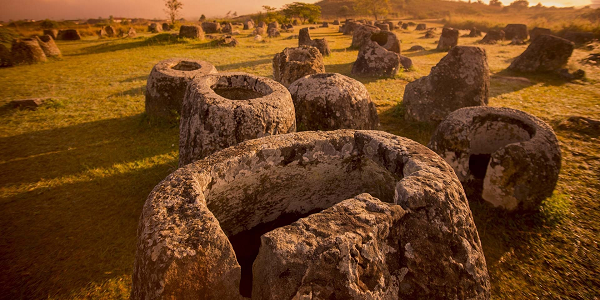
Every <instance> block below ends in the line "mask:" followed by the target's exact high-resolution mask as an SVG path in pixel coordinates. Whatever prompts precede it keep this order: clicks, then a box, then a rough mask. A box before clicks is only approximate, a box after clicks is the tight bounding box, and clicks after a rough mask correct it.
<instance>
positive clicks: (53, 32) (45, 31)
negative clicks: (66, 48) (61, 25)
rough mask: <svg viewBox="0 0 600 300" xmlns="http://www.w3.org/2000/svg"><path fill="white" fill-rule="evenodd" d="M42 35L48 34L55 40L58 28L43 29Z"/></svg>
mask: <svg viewBox="0 0 600 300" xmlns="http://www.w3.org/2000/svg"><path fill="white" fill-rule="evenodd" d="M44 35H49V36H51V37H52V38H53V39H55V40H56V39H57V38H58V30H56V29H44Z"/></svg>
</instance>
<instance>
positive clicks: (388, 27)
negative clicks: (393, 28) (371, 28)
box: [375, 24, 390, 31]
mask: <svg viewBox="0 0 600 300" xmlns="http://www.w3.org/2000/svg"><path fill="white" fill-rule="evenodd" d="M375 26H376V27H377V28H379V30H385V31H390V25H388V24H377V25H375Z"/></svg>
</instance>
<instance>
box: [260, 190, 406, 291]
mask: <svg viewBox="0 0 600 300" xmlns="http://www.w3.org/2000/svg"><path fill="white" fill-rule="evenodd" d="M406 214H407V211H405V210H404V209H402V207H401V206H399V205H394V204H391V203H385V202H381V201H380V200H379V199H377V198H374V197H373V196H371V195H370V194H367V193H365V194H360V195H358V196H356V197H354V198H352V199H348V200H344V201H342V202H340V203H337V204H335V205H333V206H332V207H330V208H328V209H325V210H323V211H322V212H320V213H317V214H313V215H310V216H308V217H306V218H302V219H300V220H298V221H296V222H294V223H292V224H290V225H288V226H285V227H280V228H277V229H275V230H273V231H271V232H268V233H265V234H264V235H263V236H262V237H261V246H260V250H259V253H258V256H257V257H256V260H255V262H254V268H253V269H252V273H253V277H254V278H255V280H254V281H253V282H252V284H253V289H252V298H253V299H301V298H302V297H303V296H308V297H310V295H313V297H314V295H318V297H317V298H318V299H400V296H401V293H400V291H399V283H400V282H401V281H403V279H404V278H403V277H404V276H403V274H402V271H401V270H399V269H398V267H399V266H400V265H402V263H401V262H400V260H401V257H402V255H399V253H404V251H405V249H402V248H400V244H401V242H402V241H400V231H401V229H402V222H401V221H400V220H401V219H402V217H404V216H405V215H406ZM407 271H408V269H407ZM282 274H284V276H281V275H282ZM324 283H326V284H324Z"/></svg>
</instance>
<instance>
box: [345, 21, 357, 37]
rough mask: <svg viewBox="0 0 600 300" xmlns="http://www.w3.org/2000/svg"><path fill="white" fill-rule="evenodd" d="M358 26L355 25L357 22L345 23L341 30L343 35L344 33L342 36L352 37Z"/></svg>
mask: <svg viewBox="0 0 600 300" xmlns="http://www.w3.org/2000/svg"><path fill="white" fill-rule="evenodd" d="M359 26H361V24H360V23H357V22H352V21H351V22H346V24H345V25H344V26H343V29H344V31H343V33H344V35H353V34H354V31H355V30H356V29H357V28H358V27H359Z"/></svg>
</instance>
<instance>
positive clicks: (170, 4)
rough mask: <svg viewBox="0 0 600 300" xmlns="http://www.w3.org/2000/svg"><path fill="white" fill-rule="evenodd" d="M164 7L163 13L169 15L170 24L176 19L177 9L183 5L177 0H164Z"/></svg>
mask: <svg viewBox="0 0 600 300" xmlns="http://www.w3.org/2000/svg"><path fill="white" fill-rule="evenodd" d="M165 7H166V8H165V13H167V16H169V19H170V20H171V24H175V20H177V16H179V11H180V10H181V8H182V7H183V3H181V1H179V0H165Z"/></svg>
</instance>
